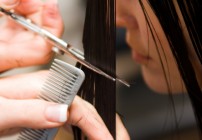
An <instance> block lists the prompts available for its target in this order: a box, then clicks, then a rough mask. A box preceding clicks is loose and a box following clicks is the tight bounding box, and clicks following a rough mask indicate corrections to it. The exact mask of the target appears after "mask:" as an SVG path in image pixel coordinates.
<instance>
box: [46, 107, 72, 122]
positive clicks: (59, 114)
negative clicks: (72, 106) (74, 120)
mask: <svg viewBox="0 0 202 140" xmlns="http://www.w3.org/2000/svg"><path fill="white" fill-rule="evenodd" d="M67 109H68V105H51V106H49V107H47V108H46V110H45V116H46V118H47V119H48V120H49V121H51V122H60V123H63V122H66V121H67Z"/></svg>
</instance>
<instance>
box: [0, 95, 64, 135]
mask: <svg viewBox="0 0 202 140" xmlns="http://www.w3.org/2000/svg"><path fill="white" fill-rule="evenodd" d="M67 108H68V106H67V105H59V104H56V103H50V102H46V101H43V100H38V99H35V100H10V99H6V98H2V97H0V110H1V113H0V120H1V121H0V126H1V128H0V131H1V130H4V129H8V128H15V127H27V128H52V127H58V126H61V125H62V124H63V123H64V122H66V120H67Z"/></svg>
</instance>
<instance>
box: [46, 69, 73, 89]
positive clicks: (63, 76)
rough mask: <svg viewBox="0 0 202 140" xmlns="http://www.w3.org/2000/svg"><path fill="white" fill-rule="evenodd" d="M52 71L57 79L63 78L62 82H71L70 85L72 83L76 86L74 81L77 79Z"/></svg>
mask: <svg viewBox="0 0 202 140" xmlns="http://www.w3.org/2000/svg"><path fill="white" fill-rule="evenodd" d="M50 71H51V74H52V75H53V76H56V77H57V78H61V79H62V80H66V81H67V80H69V83H71V84H72V85H73V84H74V83H73V81H75V79H73V78H71V77H69V76H68V75H61V74H58V73H57V71H54V70H53V69H51V70H50Z"/></svg>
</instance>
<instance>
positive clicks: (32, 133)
mask: <svg viewBox="0 0 202 140" xmlns="http://www.w3.org/2000/svg"><path fill="white" fill-rule="evenodd" d="M36 132H37V130H36V131H31V130H29V131H27V130H26V131H24V133H23V134H24V135H26V136H28V137H30V138H33V139H37V138H38V137H42V136H43V133H41V134H38V133H36Z"/></svg>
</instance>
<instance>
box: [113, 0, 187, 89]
mask: <svg viewBox="0 0 202 140" xmlns="http://www.w3.org/2000/svg"><path fill="white" fill-rule="evenodd" d="M142 2H143V4H144V7H145V9H146V11H147V13H148V16H149V18H150V19H151V23H152V25H153V27H154V28H155V32H156V35H155V34H154V36H155V38H156V40H157V45H156V44H155V42H154V39H153V38H152V34H151V31H150V29H149V28H148V25H147V22H146V19H145V16H144V13H143V10H142V8H141V6H140V3H139V1H138V0H117V4H116V8H117V26H119V27H124V28H126V30H127V33H126V40H127V43H128V45H129V46H130V48H131V51H132V57H133V59H134V60H135V61H136V62H137V63H139V64H140V65H141V68H142V73H143V76H144V79H145V81H146V83H147V84H148V86H149V87H150V88H152V89H153V90H155V91H157V92H167V91H168V88H167V85H170V89H171V91H172V92H183V91H185V88H184V84H183V82H182V80H181V77H180V74H179V71H178V69H177V65H176V63H175V60H174V57H173V55H172V53H171V50H170V46H169V44H168V41H167V39H166V37H165V34H164V32H163V30H162V28H161V26H160V24H159V22H158V20H157V17H156V16H155V15H154V13H153V12H152V10H151V8H150V6H149V5H148V3H147V0H142ZM176 8H178V7H176ZM177 12H178V14H180V12H179V10H177ZM184 32H185V34H187V33H186V30H185V31H184ZM157 36H158V38H157ZM158 39H159V41H158ZM159 42H161V44H160V43H159ZM162 64H163V66H164V67H162ZM163 68H164V70H165V74H164V72H163ZM165 75H166V77H167V79H168V81H166V80H165Z"/></svg>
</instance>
